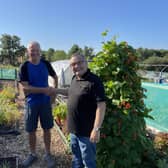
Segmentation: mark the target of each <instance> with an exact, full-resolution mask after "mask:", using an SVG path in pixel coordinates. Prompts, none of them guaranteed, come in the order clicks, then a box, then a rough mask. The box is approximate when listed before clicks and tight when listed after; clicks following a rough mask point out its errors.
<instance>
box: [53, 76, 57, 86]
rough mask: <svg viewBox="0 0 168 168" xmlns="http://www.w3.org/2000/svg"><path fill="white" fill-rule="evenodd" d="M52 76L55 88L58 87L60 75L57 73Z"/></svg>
mask: <svg viewBox="0 0 168 168" xmlns="http://www.w3.org/2000/svg"><path fill="white" fill-rule="evenodd" d="M52 78H53V80H54V86H55V88H58V77H57V75H55V76H53V77H52Z"/></svg>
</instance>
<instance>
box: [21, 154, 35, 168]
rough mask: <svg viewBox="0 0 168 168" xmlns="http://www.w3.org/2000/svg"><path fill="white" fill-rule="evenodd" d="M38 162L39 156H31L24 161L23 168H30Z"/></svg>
mask: <svg viewBox="0 0 168 168" xmlns="http://www.w3.org/2000/svg"><path fill="white" fill-rule="evenodd" d="M36 160H37V156H35V155H32V154H29V156H28V157H27V159H26V160H24V161H23V163H22V166H23V167H24V168H28V167H29V166H31V165H32V164H33V163H34V162H35V161H36Z"/></svg>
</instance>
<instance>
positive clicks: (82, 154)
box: [56, 54, 106, 168]
mask: <svg viewBox="0 0 168 168" xmlns="http://www.w3.org/2000/svg"><path fill="white" fill-rule="evenodd" d="M70 66H71V68H72V70H73V72H74V76H73V78H72V82H71V86H70V88H69V89H68V90H67V94H68V117H67V124H68V130H69V132H70V139H71V149H72V153H73V160H72V168H84V167H86V168H96V143H97V142H98V141H99V139H100V127H101V125H102V122H103V119H104V114H105V108H106V104H105V94H104V87H103V84H102V82H101V81H100V79H99V78H98V77H97V76H96V75H95V74H93V73H92V72H90V70H89V69H88V66H87V61H86V59H85V57H84V56H82V55H80V54H74V55H72V57H71V59H70ZM56 93H57V94H66V91H65V90H62V89H56Z"/></svg>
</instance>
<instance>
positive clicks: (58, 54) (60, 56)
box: [52, 50, 67, 61]
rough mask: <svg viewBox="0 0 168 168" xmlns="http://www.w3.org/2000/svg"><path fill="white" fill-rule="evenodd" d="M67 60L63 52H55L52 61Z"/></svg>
mask: <svg viewBox="0 0 168 168" xmlns="http://www.w3.org/2000/svg"><path fill="white" fill-rule="evenodd" d="M64 59H67V54H66V52H65V51H64V50H56V51H55V53H54V57H53V59H52V61H56V60H64Z"/></svg>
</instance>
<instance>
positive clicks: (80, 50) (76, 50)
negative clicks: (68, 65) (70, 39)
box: [68, 44, 82, 57]
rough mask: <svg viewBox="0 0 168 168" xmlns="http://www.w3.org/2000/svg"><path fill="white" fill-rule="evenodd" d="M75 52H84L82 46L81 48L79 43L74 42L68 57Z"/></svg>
mask: <svg viewBox="0 0 168 168" xmlns="http://www.w3.org/2000/svg"><path fill="white" fill-rule="evenodd" d="M74 53H81V54H82V48H80V47H79V46H78V45H77V44H74V45H73V46H72V47H71V49H70V50H69V52H68V57H71V55H72V54H74Z"/></svg>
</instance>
